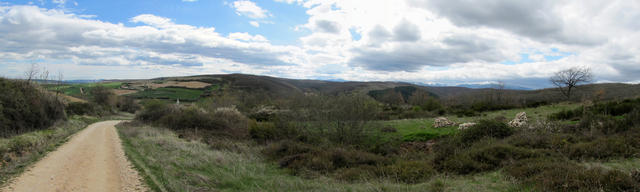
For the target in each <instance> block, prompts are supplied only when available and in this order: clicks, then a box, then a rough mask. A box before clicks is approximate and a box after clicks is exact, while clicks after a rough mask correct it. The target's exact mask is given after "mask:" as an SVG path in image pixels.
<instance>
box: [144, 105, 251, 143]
mask: <svg viewBox="0 0 640 192" xmlns="http://www.w3.org/2000/svg"><path fill="white" fill-rule="evenodd" d="M136 120H139V121H142V122H147V123H152V124H155V125H159V126H164V127H167V128H171V129H173V130H178V131H195V132H197V133H202V134H209V135H211V134H213V135H220V136H229V137H232V138H245V137H247V136H248V135H249V130H248V119H247V118H246V117H245V116H244V115H242V114H241V113H240V112H238V111H237V110H235V109H234V108H228V109H227V108H219V109H217V110H215V111H212V112H210V111H205V110H204V109H202V108H199V107H196V106H191V107H182V106H178V105H169V104H166V103H164V102H161V101H150V102H147V103H146V104H145V108H144V110H142V111H141V112H140V113H138V114H137V115H136ZM196 135H197V134H196Z"/></svg>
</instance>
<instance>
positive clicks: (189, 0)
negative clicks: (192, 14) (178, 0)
mask: <svg viewBox="0 0 640 192" xmlns="http://www.w3.org/2000/svg"><path fill="white" fill-rule="evenodd" d="M196 1H198V0H182V2H196Z"/></svg>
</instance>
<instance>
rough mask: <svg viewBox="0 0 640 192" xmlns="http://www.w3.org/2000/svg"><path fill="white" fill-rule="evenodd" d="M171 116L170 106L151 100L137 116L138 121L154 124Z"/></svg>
mask: <svg viewBox="0 0 640 192" xmlns="http://www.w3.org/2000/svg"><path fill="white" fill-rule="evenodd" d="M166 114H169V105H168V104H167V103H165V102H162V101H160V100H150V101H147V102H146V103H145V104H144V110H142V111H141V112H140V113H138V114H136V120H140V121H142V122H147V123H149V122H154V121H157V120H159V119H160V118H162V117H163V116H165V115H166Z"/></svg>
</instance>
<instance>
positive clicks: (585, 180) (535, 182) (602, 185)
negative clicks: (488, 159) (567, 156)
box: [505, 158, 640, 191]
mask: <svg viewBox="0 0 640 192" xmlns="http://www.w3.org/2000/svg"><path fill="white" fill-rule="evenodd" d="M505 171H506V173H507V174H509V175H511V176H513V177H514V178H516V179H518V180H520V181H521V182H523V183H526V184H529V185H532V186H534V187H536V188H537V189H538V190H541V191H636V190H638V189H640V188H638V182H636V181H634V180H633V178H632V177H631V176H630V175H629V174H625V173H622V172H620V171H617V170H610V171H609V170H604V169H602V168H599V167H594V168H586V167H583V166H580V165H577V164H575V163H572V162H569V161H565V160H561V159H541V158H533V159H526V160H522V161H519V162H516V163H514V164H512V165H510V166H508V167H506V169H505Z"/></svg>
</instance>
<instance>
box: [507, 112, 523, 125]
mask: <svg viewBox="0 0 640 192" xmlns="http://www.w3.org/2000/svg"><path fill="white" fill-rule="evenodd" d="M525 125H527V113H525V112H524V111H523V112H520V113H518V114H517V115H516V118H515V119H513V120H511V121H509V126H511V127H523V126H525Z"/></svg>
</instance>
